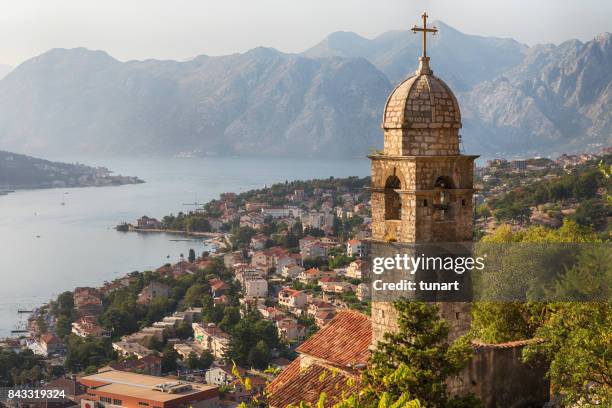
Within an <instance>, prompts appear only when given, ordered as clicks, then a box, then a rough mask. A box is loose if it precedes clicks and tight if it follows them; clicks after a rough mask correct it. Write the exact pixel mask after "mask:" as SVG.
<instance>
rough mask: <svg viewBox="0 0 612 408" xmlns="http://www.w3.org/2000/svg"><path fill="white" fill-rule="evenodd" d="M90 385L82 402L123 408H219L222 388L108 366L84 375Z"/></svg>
mask: <svg viewBox="0 0 612 408" xmlns="http://www.w3.org/2000/svg"><path fill="white" fill-rule="evenodd" d="M80 383H81V384H83V385H84V386H85V387H87V392H86V394H84V395H83V399H82V400H81V406H82V407H84V408H88V407H96V406H114V407H116V406H120V407H122V408H145V407H152V408H153V407H159V408H188V407H192V408H216V407H218V406H219V388H218V387H217V386H215V385H210V384H199V383H192V382H187V381H182V380H181V381H177V380H175V379H170V378H164V377H155V376H150V375H145V374H138V373H132V372H127V371H118V370H113V369H109V370H104V371H99V372H97V373H95V374H92V375H88V376H85V377H82V378H81V379H80Z"/></svg>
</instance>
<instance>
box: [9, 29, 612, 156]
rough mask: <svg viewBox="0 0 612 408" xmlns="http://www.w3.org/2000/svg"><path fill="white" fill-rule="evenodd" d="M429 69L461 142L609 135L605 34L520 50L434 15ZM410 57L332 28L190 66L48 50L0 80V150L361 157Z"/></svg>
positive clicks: (538, 148) (527, 142) (375, 138)
mask: <svg viewBox="0 0 612 408" xmlns="http://www.w3.org/2000/svg"><path fill="white" fill-rule="evenodd" d="M437 25H438V28H439V29H440V32H439V33H438V35H436V36H435V37H434V39H433V40H432V41H430V44H431V49H430V55H431V57H432V68H433V69H434V72H435V74H436V75H439V76H440V77H441V78H443V79H444V80H445V81H446V82H448V83H449V84H450V85H451V86H452V87H453V89H454V91H455V92H456V94H457V96H458V98H459V100H460V103H461V108H462V113H463V119H464V120H463V124H464V129H463V130H462V135H463V141H464V148H465V151H467V152H470V153H476V152H477V153H479V154H481V155H483V156H494V155H504V156H508V155H515V154H516V155H535V154H547V153H555V152H560V151H572V150H576V151H579V150H580V151H581V150H585V148H587V147H588V146H595V145H598V144H606V145H609V144H612V116H611V115H612V113H611V112H612V109H611V108H612V45H611V42H612V41H611V36H610V34H602V35H600V36H598V37H597V38H595V39H594V40H593V41H589V42H586V43H581V42H579V41H568V42H566V43H563V44H561V45H558V46H555V45H540V46H535V47H531V48H529V47H526V46H524V45H521V44H519V43H517V42H516V41H514V40H509V39H498V38H488V37H479V36H473V35H466V34H463V33H460V32H459V31H457V30H454V29H453V28H451V27H448V26H446V25H444V24H443V23H440V22H438V23H437ZM419 54H420V43H419V38H418V36H415V35H413V34H412V33H410V32H409V31H394V32H389V33H385V34H383V35H381V36H379V37H377V38H374V39H371V40H370V39H365V38H362V37H360V36H358V35H356V34H353V33H335V34H332V35H330V36H329V37H328V38H326V39H325V40H324V41H323V42H321V43H320V44H318V45H316V46H315V47H313V48H311V49H309V50H307V51H306V52H304V53H303V54H299V55H295V54H284V53H281V52H278V51H275V50H273V49H267V48H257V49H254V50H251V51H249V52H246V53H244V54H233V55H228V56H222V57H208V56H200V57H197V58H195V59H193V60H191V61H187V62H176V61H158V60H147V61H129V62H120V61H117V60H115V59H113V58H112V57H111V56H109V55H108V54H106V53H104V52H101V51H89V50H86V49H72V50H64V49H56V50H51V51H49V52H47V53H45V54H42V55H40V56H38V57H36V58H33V59H31V60H29V61H26V62H25V63H23V64H22V65H20V66H19V67H17V68H16V69H14V70H13V71H12V72H11V74H10V75H8V76H6V77H5V78H4V79H2V80H0V148H4V149H7V150H12V151H20V152H26V153H36V154H48V153H58V152H61V153H76V154H78V153H83V152H85V153H90V154H91V153H96V154H100V153H104V154H109V153H112V154H115V153H121V154H154V155H175V154H182V153H185V152H187V153H195V154H202V155H204V154H224V155H227V154H239V155H245V154H248V155H252V154H255V155H301V156H314V155H323V156H328V157H338V156H344V157H353V156H363V155H364V154H366V153H367V151H368V148H369V147H378V146H381V144H382V132H381V130H380V127H379V126H380V118H381V114H382V109H383V107H384V104H385V101H386V98H387V95H388V94H389V92H390V91H391V89H392V87H393V84H395V83H397V82H398V81H399V80H400V79H401V78H403V77H405V76H407V75H410V74H411V72H413V71H414V70H415V68H416V63H417V57H418V55H419Z"/></svg>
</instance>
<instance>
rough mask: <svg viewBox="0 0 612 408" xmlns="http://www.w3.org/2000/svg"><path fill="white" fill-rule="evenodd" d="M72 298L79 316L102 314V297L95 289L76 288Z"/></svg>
mask: <svg viewBox="0 0 612 408" xmlns="http://www.w3.org/2000/svg"><path fill="white" fill-rule="evenodd" d="M73 299H74V308H75V309H76V311H77V313H78V314H79V316H100V315H101V314H102V310H103V305H102V299H101V296H100V293H99V292H98V290H97V289H94V288H76V289H75V290H74V295H73Z"/></svg>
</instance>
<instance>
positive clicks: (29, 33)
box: [0, 0, 612, 65]
mask: <svg viewBox="0 0 612 408" xmlns="http://www.w3.org/2000/svg"><path fill="white" fill-rule="evenodd" d="M425 9H426V10H427V11H428V13H429V15H430V16H431V18H432V19H436V20H442V21H444V22H446V23H447V24H450V25H451V26H454V27H455V28H457V29H459V30H461V31H463V32H466V33H470V34H481V35H494V36H499V37H512V38H515V39H517V40H519V41H521V42H524V43H527V44H530V45H531V44H535V43H544V42H554V43H559V42H562V41H565V40H567V39H570V38H578V39H581V40H589V39H591V38H593V37H594V36H595V35H596V34H598V33H600V32H603V31H612V0H53V1H52V0H0V64H10V65H17V64H19V63H20V62H22V61H24V60H25V59H27V58H30V57H32V56H35V55H38V54H41V53H43V52H45V51H47V50H49V49H50V48H56V47H63V48H72V47H80V46H82V47H87V48H90V49H102V50H105V51H107V52H109V53H110V54H111V55H112V56H114V57H115V58H118V59H120V60H128V59H146V58H160V59H178V60H184V59H189V58H192V57H194V56H196V55H199V54H209V55H220V54H228V53H233V52H242V51H245V50H247V49H250V48H253V47H256V46H260V45H263V46H269V47H274V48H277V49H280V50H281V51H286V52H300V51H303V50H304V49H306V48H308V47H310V46H312V45H314V44H315V43H317V42H318V41H320V40H321V39H322V38H323V37H325V36H326V35H327V34H329V33H331V32H334V31H339V30H345V31H354V32H357V33H359V34H361V35H363V36H365V37H374V36H376V35H378V34H380V33H382V32H384V31H387V30H393V29H406V28H409V27H411V26H412V25H413V24H414V23H416V22H418V20H419V15H420V13H421V12H422V11H423V10H425Z"/></svg>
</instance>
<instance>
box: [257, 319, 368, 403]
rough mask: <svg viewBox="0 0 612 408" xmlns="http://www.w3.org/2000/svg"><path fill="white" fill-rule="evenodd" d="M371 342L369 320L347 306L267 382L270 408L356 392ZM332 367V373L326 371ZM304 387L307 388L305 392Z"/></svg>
mask: <svg viewBox="0 0 612 408" xmlns="http://www.w3.org/2000/svg"><path fill="white" fill-rule="evenodd" d="M371 343H372V323H371V322H370V318H369V317H368V316H366V315H363V314H361V313H358V312H355V311H352V310H347V311H342V312H340V313H338V314H337V315H336V317H334V318H333V319H332V320H331V321H330V322H329V323H328V324H327V325H326V326H325V327H323V328H322V329H321V330H319V331H318V332H317V333H315V334H313V335H312V337H310V338H309V339H307V340H306V341H305V342H304V343H302V344H301V345H300V346H299V347H298V348H297V349H296V351H297V352H298V353H299V356H298V358H296V359H295V360H293V362H291V364H290V365H289V366H288V367H287V368H285V369H284V370H283V371H282V372H281V373H280V374H279V375H278V376H276V378H274V380H272V382H271V383H270V384H269V385H268V386H267V388H266V392H267V395H268V398H267V404H268V406H269V407H271V408H284V407H286V406H288V405H294V406H297V405H299V404H300V402H302V401H303V402H304V403H306V404H311V405H316V403H317V401H318V399H319V396H320V395H321V394H322V393H325V395H326V397H327V399H326V404H329V406H331V405H333V404H335V403H337V402H339V401H341V399H342V398H343V396H346V395H349V394H351V393H353V392H358V391H359V389H360V387H361V370H362V369H363V368H365V367H366V365H367V361H368V359H369V356H370V346H371ZM330 367H333V368H334V371H335V372H334V375H326V373H329V372H330ZM304 390H308V392H307V393H305V392H304Z"/></svg>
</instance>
